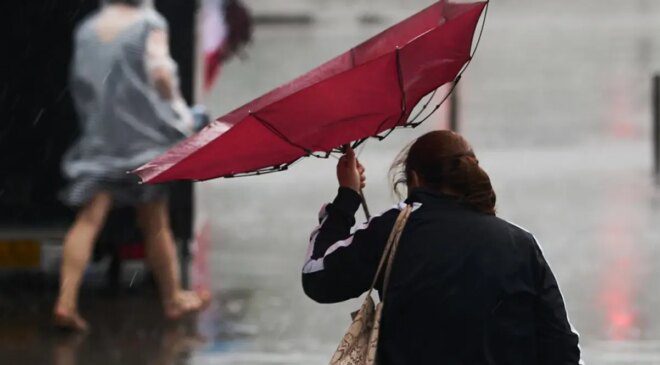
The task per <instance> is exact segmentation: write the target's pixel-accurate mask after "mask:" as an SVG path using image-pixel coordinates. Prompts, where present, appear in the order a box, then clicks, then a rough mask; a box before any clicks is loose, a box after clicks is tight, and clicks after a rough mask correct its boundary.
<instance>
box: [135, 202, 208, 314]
mask: <svg viewBox="0 0 660 365" xmlns="http://www.w3.org/2000/svg"><path fill="white" fill-rule="evenodd" d="M138 219H139V223H140V227H141V228H142V232H143V234H144V239H145V245H146V247H145V248H146V254H147V260H148V262H149V264H150V266H151V269H152V270H153V272H154V276H155V278H156V282H157V284H158V287H159V289H160V295H161V297H162V300H163V307H164V309H165V315H166V316H167V317H169V318H171V319H177V318H179V317H181V316H183V315H185V314H187V313H189V312H195V311H198V310H200V309H202V308H203V307H204V306H205V305H206V304H207V303H208V300H209V295H208V293H195V292H192V291H186V290H183V289H182V286H181V273H180V272H179V258H178V256H177V252H176V246H175V244H174V237H173V235H172V230H171V228H170V222H169V216H168V207H167V202H166V201H158V202H153V203H146V204H143V205H141V206H139V207H138Z"/></svg>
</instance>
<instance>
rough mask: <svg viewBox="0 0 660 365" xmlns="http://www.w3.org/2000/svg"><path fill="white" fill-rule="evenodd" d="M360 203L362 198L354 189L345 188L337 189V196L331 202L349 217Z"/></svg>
mask: <svg viewBox="0 0 660 365" xmlns="http://www.w3.org/2000/svg"><path fill="white" fill-rule="evenodd" d="M361 203H362V198H361V197H360V194H359V193H358V192H357V191H356V190H355V189H353V188H350V187H346V186H340V187H339V189H338V191H337V196H336V197H335V200H333V201H332V204H333V205H334V206H335V207H337V208H338V209H340V210H342V211H344V212H345V213H347V214H350V215H354V214H355V212H357V210H358V209H359V208H360V204H361Z"/></svg>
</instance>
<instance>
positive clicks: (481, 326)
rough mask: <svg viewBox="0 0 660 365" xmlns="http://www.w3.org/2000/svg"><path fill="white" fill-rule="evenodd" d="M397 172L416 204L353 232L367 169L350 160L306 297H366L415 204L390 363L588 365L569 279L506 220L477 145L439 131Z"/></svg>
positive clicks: (389, 329) (392, 307) (386, 330)
mask: <svg viewBox="0 0 660 365" xmlns="http://www.w3.org/2000/svg"><path fill="white" fill-rule="evenodd" d="M397 168H400V170H401V171H400V174H399V175H398V176H397V175H396V174H394V175H393V176H394V179H393V180H394V185H395V187H396V185H398V184H401V183H405V184H406V185H407V187H408V198H407V199H406V201H405V202H402V203H401V204H399V205H397V206H396V207H394V208H392V209H390V210H388V211H386V212H385V213H383V214H382V215H380V216H378V217H375V218H373V219H371V220H370V221H369V222H368V223H367V224H365V225H363V226H361V227H358V229H357V230H356V231H355V232H354V233H353V234H351V227H352V226H353V224H354V223H355V218H354V215H355V212H356V210H357V209H358V207H359V205H360V196H359V195H358V191H359V190H360V188H361V187H363V186H364V181H365V180H364V168H363V167H362V166H361V165H360V164H359V162H357V160H356V158H355V155H354V153H353V151H348V153H347V154H346V155H344V156H343V157H342V158H341V159H340V161H339V163H338V165H337V177H338V180H339V185H340V188H339V192H338V194H337V197H336V198H335V199H334V201H333V202H332V203H331V204H328V205H326V206H324V207H323V208H322V209H321V213H320V217H319V218H320V226H319V227H318V228H317V229H316V230H315V231H314V232H313V234H312V237H311V242H310V248H309V251H308V258H307V261H306V263H305V266H304V268H303V278H302V280H303V288H304V290H305V293H306V294H307V295H308V296H309V297H310V298H312V299H314V300H315V301H317V302H320V303H335V302H341V301H344V300H347V299H350V298H355V297H358V296H360V295H361V294H362V293H364V292H365V291H366V290H367V289H368V288H369V286H370V284H371V281H372V279H373V276H374V275H375V273H376V268H377V265H378V262H379V260H380V257H381V255H382V253H383V250H384V246H385V243H386V241H387V239H388V236H389V234H390V231H391V230H392V227H393V226H394V222H395V220H396V219H397V216H398V215H399V212H400V210H401V209H403V207H405V206H406V204H409V205H411V206H412V209H413V210H412V213H411V215H410V218H409V220H408V222H407V224H406V226H405V228H404V231H403V233H402V236H401V240H400V243H399V246H398V250H397V252H396V255H395V257H394V263H393V267H392V274H391V277H390V280H389V284H388V289H387V290H388V291H387V293H388V294H387V299H386V300H385V303H384V308H383V315H382V320H381V324H380V326H381V327H380V337H379V343H378V362H379V364H380V365H394V364H396V365H410V364H447V365H458V364H461V365H477V364H507V365H510V364H521V365H535V364H547V365H568V364H578V363H579V362H580V349H579V347H578V336H577V334H576V333H575V332H573V331H572V329H571V326H570V324H569V322H568V319H567V315H566V309H565V307H564V302H563V299H562V296H561V293H560V291H559V287H558V286H557V281H556V280H555V277H554V275H553V274H552V271H551V270H550V267H549V266H548V263H547V262H546V261H545V259H544V257H543V253H542V252H541V249H540V248H539V245H538V243H537V242H536V240H535V239H534V236H532V234H531V233H529V232H527V231H525V230H523V229H521V228H519V227H517V226H515V225H513V224H510V223H508V222H506V221H504V220H502V219H500V218H498V217H496V215H495V193H494V192H493V189H492V187H491V183H490V179H489V177H488V175H487V174H486V173H485V172H484V170H482V168H481V167H480V166H479V163H478V161H477V159H476V157H475V155H474V152H473V151H472V149H471V147H470V145H469V144H468V143H467V141H465V139H463V138H462V137H461V136H460V135H458V134H456V133H453V132H450V131H435V132H430V133H428V134H425V135H423V136H422V137H420V138H418V139H417V140H416V141H415V142H414V143H413V144H412V145H411V146H410V148H409V149H407V150H404V152H403V153H402V154H401V156H400V158H399V159H398V160H397V162H396V163H395V165H394V166H393V171H395V172H396V170H397ZM376 289H378V290H379V292H381V291H382V278H380V280H379V281H378V283H377V284H376Z"/></svg>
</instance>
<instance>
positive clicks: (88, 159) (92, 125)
mask: <svg viewBox="0 0 660 365" xmlns="http://www.w3.org/2000/svg"><path fill="white" fill-rule="evenodd" d="M70 76H71V80H70V83H71V94H72V96H73V100H74V103H75V107H76V111H77V114H78V119H79V122H80V136H79V138H78V139H77V141H76V142H75V143H74V144H73V145H72V146H71V148H70V149H69V151H67V153H66V155H65V157H64V160H63V163H62V169H63V172H64V175H65V177H66V178H68V179H69V180H70V184H69V186H68V187H67V189H66V190H65V191H64V192H63V193H62V196H61V197H62V199H63V201H64V202H65V203H67V204H69V205H72V206H80V205H84V204H85V203H86V202H87V201H89V200H90V199H91V198H92V197H93V196H94V195H95V194H96V193H98V192H100V191H107V192H110V193H111V194H112V195H113V201H114V204H115V205H134V204H137V203H141V202H145V201H150V200H155V199H159V198H163V197H164V195H165V192H166V190H165V189H166V188H165V187H162V186H146V185H139V184H138V183H137V182H138V179H137V178H136V177H135V176H133V175H130V174H127V172H128V171H130V170H132V169H134V168H136V167H138V166H140V165H142V164H144V163H146V162H148V161H149V160H151V159H153V158H154V157H156V156H157V155H159V154H161V153H163V152H164V151H165V150H167V149H168V148H169V147H171V146H172V145H173V144H175V143H176V142H178V141H180V140H181V139H183V138H184V137H186V136H187V135H190V134H191V133H192V125H193V122H192V116H191V113H190V111H189V108H188V106H187V105H186V103H185V101H184V100H183V98H182V97H181V94H180V91H179V85H178V84H179V80H178V74H177V68H176V64H175V63H174V61H173V60H172V59H171V57H170V53H169V48H168V39H167V23H166V21H165V20H164V19H163V18H162V17H161V16H160V15H159V14H158V13H157V12H156V11H155V10H153V8H152V7H151V6H150V4H148V3H146V4H144V5H142V6H137V7H131V6H126V5H111V4H105V5H103V6H102V8H101V9H100V10H99V11H98V12H96V13H94V14H92V15H90V16H89V17H87V18H86V19H85V20H83V21H82V23H81V24H80V25H79V26H78V28H77V30H76V32H75V50H74V55H73V60H72V68H71V75H70Z"/></svg>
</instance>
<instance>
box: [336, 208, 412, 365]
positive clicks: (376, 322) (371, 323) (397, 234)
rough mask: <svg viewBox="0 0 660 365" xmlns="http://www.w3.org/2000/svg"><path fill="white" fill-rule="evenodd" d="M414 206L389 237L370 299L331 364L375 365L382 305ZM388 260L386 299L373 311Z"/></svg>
mask: <svg viewBox="0 0 660 365" xmlns="http://www.w3.org/2000/svg"><path fill="white" fill-rule="evenodd" d="M411 211H412V207H411V206H410V205H406V207H405V208H404V209H403V210H402V211H401V213H399V216H398V217H397V219H396V223H394V227H393V228H392V232H391V233H390V237H389V239H388V240H387V244H386V245H385V250H383V256H381V258H380V263H379V264H378V269H377V270H376V275H375V276H374V279H373V281H372V283H371V287H370V288H369V291H368V292H367V297H366V298H365V299H364V303H362V306H361V307H360V310H358V311H357V312H356V313H353V323H351V325H350V327H348V331H346V334H345V335H344V338H342V340H341V343H340V344H339V347H337V351H335V354H334V356H333V357H332V360H330V365H376V364H377V362H376V353H377V349H378V332H379V330H380V316H381V312H382V310H383V303H384V302H385V294H386V293H387V285H388V283H389V279H390V272H391V271H392V262H393V261H394V255H395V254H396V249H397V246H398V245H399V239H400V238H401V232H403V228H404V227H405V225H406V222H407V221H408V217H409V216H410V212H411ZM386 260H387V268H386V269H385V277H384V278H383V296H382V299H381V301H380V302H379V303H378V305H377V306H375V308H374V300H373V299H372V298H371V292H372V291H373V289H374V285H376V281H377V280H378V276H379V275H380V272H381V270H382V268H383V265H384V263H385V261H386Z"/></svg>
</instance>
